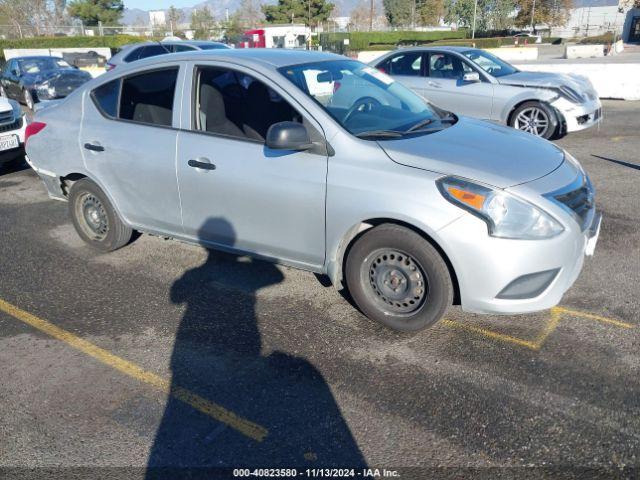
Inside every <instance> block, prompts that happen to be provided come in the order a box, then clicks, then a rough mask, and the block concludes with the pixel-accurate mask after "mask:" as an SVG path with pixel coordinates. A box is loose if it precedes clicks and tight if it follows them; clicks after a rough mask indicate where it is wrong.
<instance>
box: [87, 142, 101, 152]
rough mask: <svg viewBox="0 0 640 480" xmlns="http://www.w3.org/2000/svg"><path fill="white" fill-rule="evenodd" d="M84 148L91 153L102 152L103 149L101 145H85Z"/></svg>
mask: <svg viewBox="0 0 640 480" xmlns="http://www.w3.org/2000/svg"><path fill="white" fill-rule="evenodd" d="M84 148H86V149H87V150H91V151H92V152H104V147H103V146H102V145H96V144H93V143H85V144H84Z"/></svg>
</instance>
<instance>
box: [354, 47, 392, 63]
mask: <svg viewBox="0 0 640 480" xmlns="http://www.w3.org/2000/svg"><path fill="white" fill-rule="evenodd" d="M390 51H391V50H375V51H370V52H358V60H360V61H361V62H363V63H369V62H372V61H374V60H375V59H376V58H378V57H381V56H382V55H384V54H385V53H389V52H390Z"/></svg>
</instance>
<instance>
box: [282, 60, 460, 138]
mask: <svg viewBox="0 0 640 480" xmlns="http://www.w3.org/2000/svg"><path fill="white" fill-rule="evenodd" d="M279 71H280V73H282V74H283V75H284V76H285V77H287V78H288V79H289V80H291V81H292V82H293V83H294V84H295V85H296V86H297V87H298V88H300V90H302V91H303V92H304V93H306V94H307V95H309V96H310V97H311V98H312V99H313V100H315V101H316V102H317V103H318V104H319V105H320V106H321V107H322V108H324V110H326V111H327V112H328V113H329V114H330V115H331V116H332V117H333V118H335V119H336V120H337V121H338V122H339V123H340V125H342V126H343V127H344V128H345V129H346V130H348V131H349V132H350V133H352V134H354V135H357V136H360V137H362V138H368V137H370V138H376V139H380V138H395V137H399V136H404V135H407V134H419V133H430V132H433V131H437V130H441V129H443V128H446V127H448V126H449V125H450V124H451V123H452V120H453V121H455V120H454V118H455V117H452V116H448V115H447V114H446V112H443V111H440V110H438V109H436V108H435V107H433V106H431V105H429V104H428V103H427V102H426V101H425V100H424V99H423V98H422V97H419V96H418V95H417V94H415V93H413V92H412V91H411V90H409V89H408V88H406V87H404V86H403V85H401V84H399V83H398V82H396V81H395V80H393V79H392V78H391V77H389V76H388V75H386V74H384V73H382V72H380V71H379V70H376V69H375V68H372V67H369V66H367V65H365V64H363V63H361V62H357V61H355V60H332V61H324V62H317V63H306V64H303V65H292V66H288V67H283V68H280V69H279Z"/></svg>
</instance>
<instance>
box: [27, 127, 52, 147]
mask: <svg viewBox="0 0 640 480" xmlns="http://www.w3.org/2000/svg"><path fill="white" fill-rule="evenodd" d="M46 126H47V124H46V123H42V122H32V123H30V124H29V125H27V128H26V129H25V132H24V144H25V145H26V144H27V140H29V138H31V137H33V136H34V135H37V134H38V133H40V132H41V131H42V130H43V129H44V127H46Z"/></svg>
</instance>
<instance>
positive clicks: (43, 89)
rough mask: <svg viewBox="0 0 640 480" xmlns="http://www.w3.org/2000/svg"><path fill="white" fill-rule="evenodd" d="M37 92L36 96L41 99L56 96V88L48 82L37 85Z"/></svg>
mask: <svg viewBox="0 0 640 480" xmlns="http://www.w3.org/2000/svg"><path fill="white" fill-rule="evenodd" d="M36 91H37V92H38V98H40V99H43V100H51V99H53V98H56V88H55V87H53V86H51V85H50V84H49V83H48V82H45V83H43V84H42V85H39V86H38V88H37V89H36Z"/></svg>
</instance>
